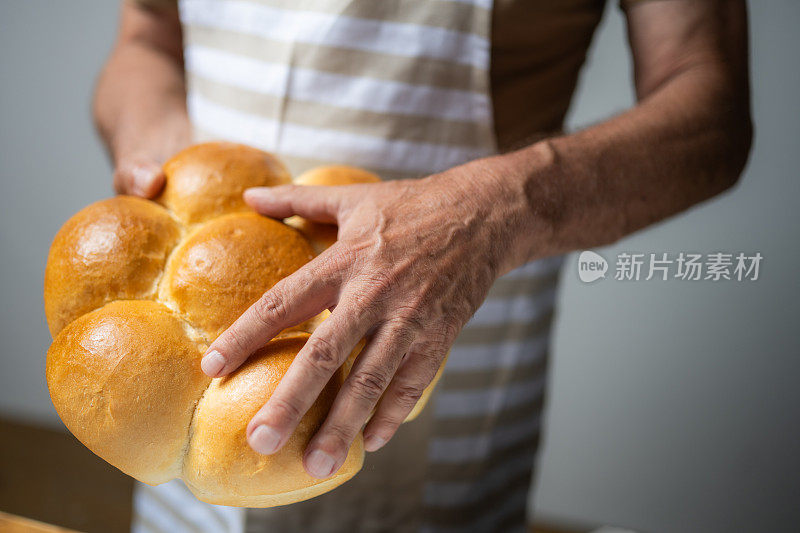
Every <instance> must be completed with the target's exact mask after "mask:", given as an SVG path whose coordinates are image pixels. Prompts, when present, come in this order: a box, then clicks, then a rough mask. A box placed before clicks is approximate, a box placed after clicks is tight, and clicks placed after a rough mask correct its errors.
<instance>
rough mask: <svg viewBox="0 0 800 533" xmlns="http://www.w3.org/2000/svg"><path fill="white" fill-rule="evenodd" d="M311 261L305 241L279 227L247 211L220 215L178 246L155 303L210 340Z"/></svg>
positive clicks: (296, 234) (282, 225)
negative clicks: (171, 310) (166, 305)
mask: <svg viewBox="0 0 800 533" xmlns="http://www.w3.org/2000/svg"><path fill="white" fill-rule="evenodd" d="M312 257H313V254H312V251H311V246H309V244H308V241H306V240H305V239H304V238H303V236H302V235H300V234H299V233H297V232H296V231H294V230H293V229H291V228H290V227H288V226H286V225H285V224H281V223H280V222H278V221H276V220H272V219H270V218H266V217H262V216H260V215H257V214H256V213H253V212H249V213H235V214H232V215H224V216H221V217H218V218H215V219H213V220H211V221H209V222H208V223H206V224H203V225H202V226H200V227H199V228H198V229H197V230H196V231H194V232H193V233H192V234H191V235H189V236H188V237H187V238H186V239H184V240H183V242H181V244H180V246H178V248H177V249H176V250H175V253H174V254H172V257H171V258H170V261H169V265H167V269H166V272H165V274H164V279H163V281H162V282H161V289H160V290H159V299H160V300H161V301H163V302H168V303H169V304H171V306H172V307H174V308H175V309H177V310H178V311H179V312H180V313H181V314H183V315H185V316H186V317H187V318H188V320H189V321H190V322H191V323H192V324H195V325H196V326H197V327H199V328H201V329H202V330H204V331H205V332H207V333H208V335H209V336H210V337H211V338H216V337H218V336H219V334H220V333H222V332H223V331H225V329H227V327H228V326H230V325H231V324H232V323H233V321H234V320H236V319H237V318H238V317H239V316H240V315H241V314H242V313H244V312H245V310H247V308H248V307H250V305H251V304H252V303H253V302H255V301H256V300H257V299H258V298H259V296H261V295H262V294H264V292H266V291H267V289H269V288H270V287H272V286H273V285H275V284H276V283H277V282H278V281H280V280H281V279H283V278H285V277H286V276H288V275H289V274H291V273H292V272H294V271H296V270H297V269H298V268H300V267H301V266H303V265H304V264H306V263H307V262H309V261H310V260H311V258H312Z"/></svg>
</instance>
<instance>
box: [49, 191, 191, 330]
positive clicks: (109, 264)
mask: <svg viewBox="0 0 800 533" xmlns="http://www.w3.org/2000/svg"><path fill="white" fill-rule="evenodd" d="M180 235H181V227H180V225H179V224H178V223H177V222H176V221H175V220H173V218H172V217H171V216H170V214H169V212H167V211H166V210H165V209H163V208H162V207H160V206H158V205H156V204H154V203H153V202H148V201H147V200H142V199H140V198H133V197H131V196H118V197H116V198H109V199H108V200H101V201H99V202H96V203H94V204H92V205H90V206H88V207H85V208H84V209H82V210H81V211H79V212H78V213H77V214H76V215H75V216H73V217H72V218H70V219H69V220H68V221H67V223H66V224H64V226H62V228H61V229H60V230H59V231H58V233H57V234H56V237H55V239H54V240H53V244H52V246H50V254H49V256H48V258H47V267H46V268H45V273H44V303H45V305H44V309H45V314H46V315H47V323H48V324H49V325H50V333H51V334H52V335H53V336H55V335H56V334H57V333H58V332H59V331H61V328H63V327H64V326H66V325H67V324H68V323H69V322H71V321H73V320H74V319H76V318H77V317H79V316H80V315H82V314H84V313H86V312H88V311H91V310H92V309H96V308H98V307H100V306H101V305H103V304H104V303H106V302H109V301H111V300H129V299H133V298H151V297H153V295H154V294H155V292H156V281H157V280H158V279H159V278H160V277H161V273H162V271H163V270H164V263H165V262H166V260H167V255H168V254H169V252H170V251H172V248H173V247H174V246H175V244H176V243H177V242H178V239H179V238H180Z"/></svg>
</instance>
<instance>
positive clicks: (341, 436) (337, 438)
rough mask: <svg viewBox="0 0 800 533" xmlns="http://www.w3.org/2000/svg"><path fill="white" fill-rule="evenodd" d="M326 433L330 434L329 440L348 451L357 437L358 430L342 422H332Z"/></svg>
mask: <svg viewBox="0 0 800 533" xmlns="http://www.w3.org/2000/svg"><path fill="white" fill-rule="evenodd" d="M325 431H326V433H327V434H328V438H330V439H332V440H333V442H334V443H335V445H336V446H337V447H339V448H340V449H344V450H346V449H347V447H348V445H349V444H350V442H351V441H352V440H353V437H355V434H356V431H357V429H356V428H354V427H352V428H351V427H349V426H346V425H344V424H342V423H340V422H330V423H329V424H328V426H327V427H326V428H325Z"/></svg>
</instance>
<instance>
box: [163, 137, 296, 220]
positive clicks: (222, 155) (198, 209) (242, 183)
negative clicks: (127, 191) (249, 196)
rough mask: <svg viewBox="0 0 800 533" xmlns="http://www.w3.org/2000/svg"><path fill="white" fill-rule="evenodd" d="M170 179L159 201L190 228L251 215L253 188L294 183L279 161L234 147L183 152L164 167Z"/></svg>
mask: <svg viewBox="0 0 800 533" xmlns="http://www.w3.org/2000/svg"><path fill="white" fill-rule="evenodd" d="M164 175H165V176H166V181H165V183H164V190H162V191H161V195H160V196H159V197H158V198H156V201H157V202H158V203H160V204H161V205H163V206H165V207H166V208H167V209H169V210H170V211H172V212H173V213H175V215H176V216H177V217H178V218H179V219H180V220H181V221H183V222H184V223H186V224H195V223H197V222H203V221H205V220H209V219H211V218H213V217H216V216H218V215H224V214H226V213H236V212H239V211H249V210H250V209H249V208H248V207H247V205H246V204H245V203H244V199H243V198H242V193H243V192H244V190H245V189H247V188H248V187H272V186H275V185H285V184H288V183H291V182H292V178H291V176H290V175H289V171H288V170H287V169H286V167H285V166H284V164H283V163H282V162H281V161H280V160H279V159H278V158H277V157H275V156H274V155H272V154H269V153H267V152H263V151H261V150H258V149H256V148H251V147H250V146H245V145H243V144H235V143H228V142H210V143H204V144H197V145H195V146H191V147H189V148H187V149H185V150H183V151H181V152H179V153H178V154H177V155H175V157H173V158H172V159H170V160H169V161H167V162H166V164H165V165H164Z"/></svg>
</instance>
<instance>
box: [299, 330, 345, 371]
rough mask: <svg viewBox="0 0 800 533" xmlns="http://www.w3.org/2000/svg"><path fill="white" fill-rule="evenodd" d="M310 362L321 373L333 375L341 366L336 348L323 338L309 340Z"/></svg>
mask: <svg viewBox="0 0 800 533" xmlns="http://www.w3.org/2000/svg"><path fill="white" fill-rule="evenodd" d="M307 342H308V345H309V346H308V362H309V363H311V365H312V366H313V367H314V368H316V369H317V370H318V371H320V372H321V373H327V374H332V373H333V372H334V371H336V369H337V368H339V366H341V364H342V361H340V358H339V352H338V350H336V347H335V346H334V345H333V344H332V343H331V342H330V341H328V340H327V339H325V338H323V337H312V338H310V339H308V341H307Z"/></svg>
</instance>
